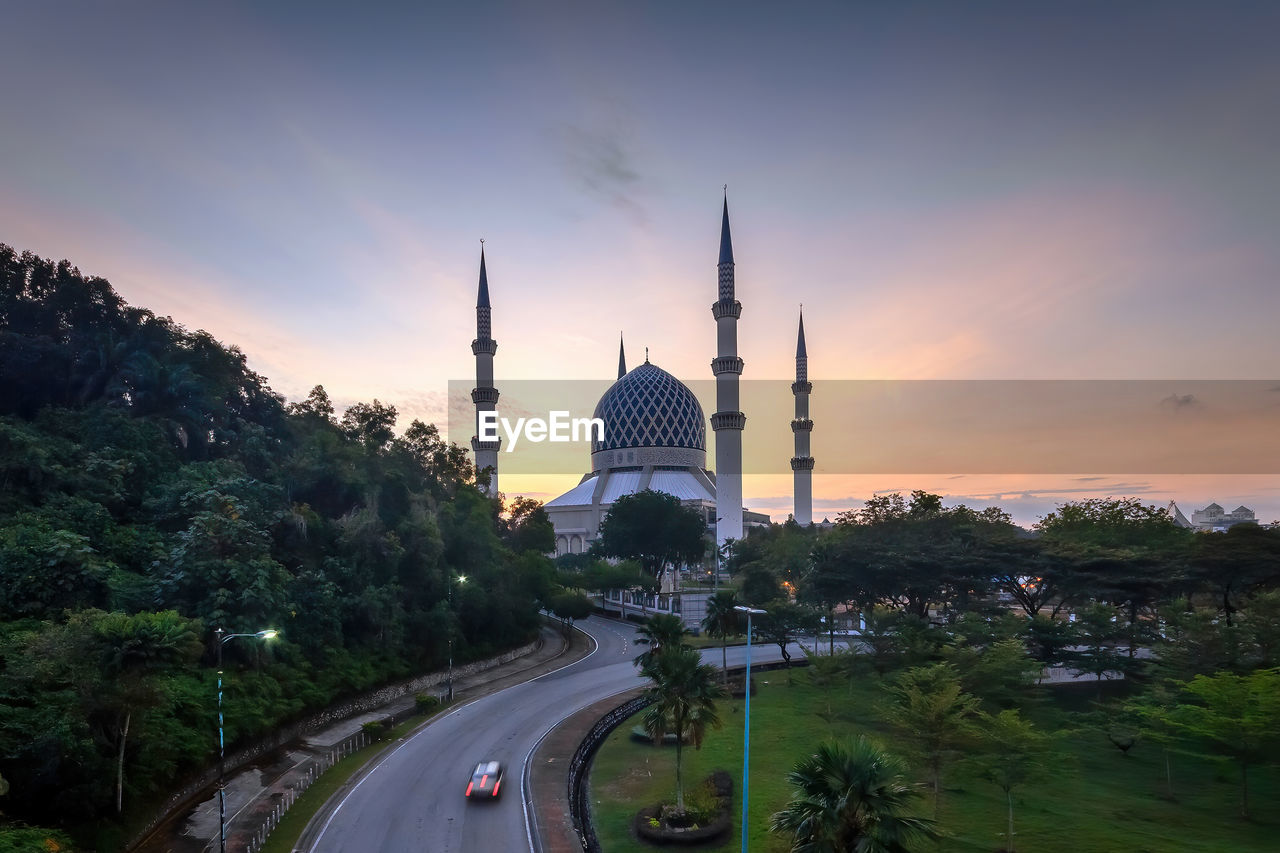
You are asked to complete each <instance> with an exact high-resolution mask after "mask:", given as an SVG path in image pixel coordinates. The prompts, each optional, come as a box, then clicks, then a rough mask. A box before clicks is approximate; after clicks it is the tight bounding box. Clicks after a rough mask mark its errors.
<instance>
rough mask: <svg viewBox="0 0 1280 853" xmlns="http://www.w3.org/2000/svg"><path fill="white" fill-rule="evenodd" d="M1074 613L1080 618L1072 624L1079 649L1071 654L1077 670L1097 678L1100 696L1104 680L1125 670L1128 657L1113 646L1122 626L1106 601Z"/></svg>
mask: <svg viewBox="0 0 1280 853" xmlns="http://www.w3.org/2000/svg"><path fill="white" fill-rule="evenodd" d="M1077 615H1078V616H1079V617H1080V618H1079V619H1078V620H1077V621H1076V626H1077V630H1079V632H1080V634H1079V638H1080V643H1081V645H1082V649H1081V650H1080V651H1078V652H1077V653H1076V654H1075V656H1074V657H1075V660H1076V662H1077V665H1078V668H1079V669H1080V671H1081V672H1087V673H1089V674H1091V675H1093V676H1094V677H1095V678H1097V679H1098V695H1099V696H1101V695H1102V683H1103V680H1104V679H1108V678H1112V677H1114V676H1115V674H1116V673H1121V674H1123V673H1124V672H1125V671H1126V670H1127V669H1129V660H1128V658H1126V657H1125V655H1123V654H1121V653H1120V651H1119V650H1118V649H1117V648H1116V642H1117V641H1118V640H1119V639H1120V638H1121V637H1122V636H1123V634H1122V627H1123V626H1121V625H1120V622H1119V614H1118V613H1117V612H1116V608H1114V607H1111V606H1109V605H1106V604H1094V605H1092V606H1090V607H1087V608H1085V609H1084V610H1082V611H1080V612H1079V613H1078V614H1077Z"/></svg>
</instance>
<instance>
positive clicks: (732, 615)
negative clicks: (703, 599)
mask: <svg viewBox="0 0 1280 853" xmlns="http://www.w3.org/2000/svg"><path fill="white" fill-rule="evenodd" d="M737 606H738V594H737V593H735V592H734V591H733V590H731V589H722V590H720V591H719V592H717V593H715V594H714V595H712V596H711V597H710V598H708V599H707V615H706V616H704V617H703V618H702V630H704V631H706V632H707V634H709V635H710V636H712V637H719V638H720V671H721V673H722V674H723V678H724V680H725V681H726V683H727V681H728V679H729V652H728V649H727V646H728V642H729V636H730V635H731V634H737V633H738V631H739V627H738V611H737V610H735V609H734V608H735V607H737Z"/></svg>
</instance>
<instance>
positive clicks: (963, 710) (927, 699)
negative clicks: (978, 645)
mask: <svg viewBox="0 0 1280 853" xmlns="http://www.w3.org/2000/svg"><path fill="white" fill-rule="evenodd" d="M886 689H887V691H888V694H889V698H888V700H887V701H886V702H884V703H882V705H881V714H882V716H883V717H884V718H885V721H886V722H888V723H889V725H890V726H892V727H893V729H894V731H896V732H897V733H898V735H899V737H901V738H902V742H903V743H904V744H907V745H908V747H909V749H910V751H911V754H913V755H914V756H916V757H917V758H918V759H919V761H920V763H921V764H923V765H924V766H925V768H926V769H927V770H928V773H929V784H930V787H931V788H932V789H933V812H934V818H935V819H936V818H937V815H938V807H939V804H940V802H941V796H942V777H943V773H944V771H945V770H946V768H947V767H948V766H949V765H950V764H952V763H953V762H954V761H955V760H956V759H958V758H959V757H960V756H961V754H962V753H963V750H964V748H965V747H966V746H968V745H970V744H972V743H973V742H974V741H975V739H976V735H975V728H974V725H975V723H976V721H977V719H978V714H979V700H978V698H977V697H976V696H973V695H972V694H969V693H966V692H964V689H963V688H962V687H961V685H960V678H959V676H958V674H957V673H956V671H955V667H953V666H951V665H950V664H934V665H933V666H922V667H914V668H912V669H909V670H907V671H905V672H903V673H902V674H901V675H899V676H898V678H897V679H895V680H894V681H893V682H892V683H890V684H888V685H886Z"/></svg>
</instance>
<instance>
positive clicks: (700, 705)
mask: <svg viewBox="0 0 1280 853" xmlns="http://www.w3.org/2000/svg"><path fill="white" fill-rule="evenodd" d="M644 674H645V675H647V676H648V677H649V678H650V679H651V680H652V682H653V684H652V685H651V686H650V687H649V688H648V690H647V691H646V692H647V693H648V696H649V698H651V699H652V700H653V703H652V704H651V705H650V706H649V708H648V710H647V711H645V715H644V729H645V731H646V732H647V733H648V734H649V737H651V738H653V741H654V743H662V741H663V739H664V738H665V737H666V736H667V733H668V732H674V733H675V735H676V811H680V812H683V811H684V781H683V778H682V776H681V771H682V764H681V762H682V759H683V757H684V746H685V744H686V743H687V744H689V745H690V746H692V747H693V748H694V749H699V748H701V746H702V739H703V737H705V736H706V733H707V732H708V731H709V730H710V729H716V728H719V727H720V716H719V714H717V713H716V700H717V699H719V698H721V697H723V696H724V690H723V688H721V687H720V685H719V684H717V683H716V670H715V667H713V666H708V665H706V664H704V663H703V662H702V656H701V655H699V654H698V653H697V652H696V651H694V650H693V649H690V648H688V647H684V646H678V647H674V648H672V647H668V648H667V649H666V650H665V651H663V652H662V653H661V654H659V655H657V656H655V657H654V658H652V659H651V660H650V662H649V664H648V665H647V666H646V667H645V669H644Z"/></svg>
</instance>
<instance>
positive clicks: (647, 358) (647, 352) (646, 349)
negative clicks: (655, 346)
mask: <svg viewBox="0 0 1280 853" xmlns="http://www.w3.org/2000/svg"><path fill="white" fill-rule="evenodd" d="M644 363H645V364H648V363H649V348H648V347H645V348H644Z"/></svg>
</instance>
